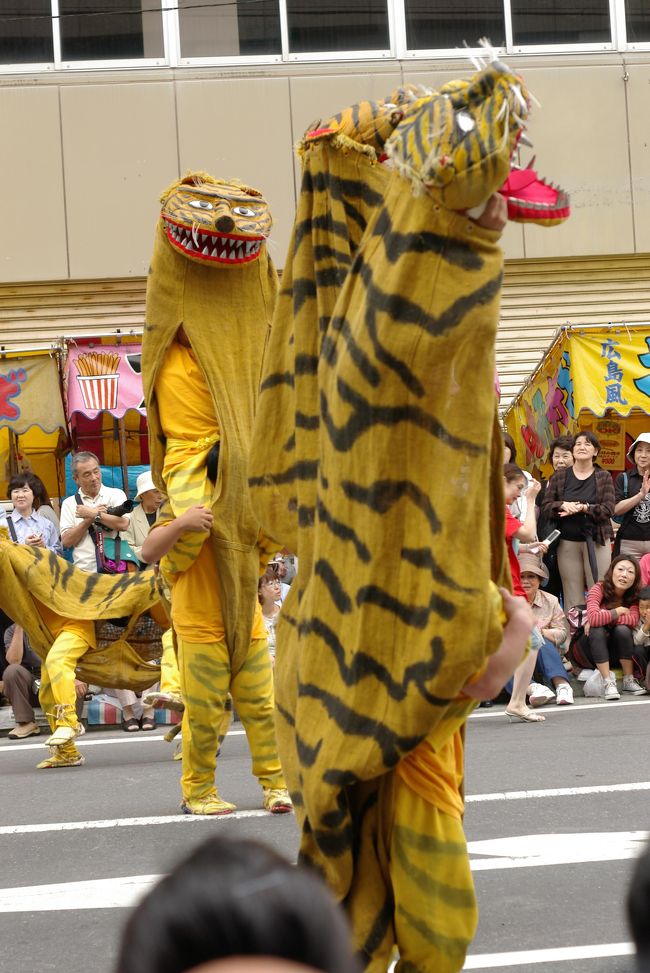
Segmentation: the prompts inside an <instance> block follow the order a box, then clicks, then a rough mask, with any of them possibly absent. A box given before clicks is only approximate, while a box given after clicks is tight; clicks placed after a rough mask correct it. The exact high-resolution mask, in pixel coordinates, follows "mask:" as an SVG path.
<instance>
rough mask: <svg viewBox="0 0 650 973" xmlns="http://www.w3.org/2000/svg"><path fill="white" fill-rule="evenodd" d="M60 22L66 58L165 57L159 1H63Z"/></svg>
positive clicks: (121, 58) (80, 59) (60, 3)
mask: <svg viewBox="0 0 650 973" xmlns="http://www.w3.org/2000/svg"><path fill="white" fill-rule="evenodd" d="M48 5H49V4H48ZM59 24H60V30H61V60H62V61H108V60H111V61H112V60H130V59H133V58H163V57H164V56H165V45H164V39H163V30H162V14H161V12H160V3H158V2H156V3H151V2H149V0H83V2H81V0H59Z"/></svg>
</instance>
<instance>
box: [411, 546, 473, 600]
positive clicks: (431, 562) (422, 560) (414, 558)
mask: <svg viewBox="0 0 650 973" xmlns="http://www.w3.org/2000/svg"><path fill="white" fill-rule="evenodd" d="M400 556H401V557H402V558H403V560H404V561H408V562H409V564H413V565H414V566H415V567H416V568H427V569H428V570H429V571H430V572H431V576H432V577H433V579H434V581H438V582H439V583H440V584H444V585H447V587H448V588H451V589H452V591H462V592H464V593H465V594H468V595H473V594H476V593H477V589H476V588H466V587H465V586H464V585H462V584H459V583H458V582H457V581H454V579H453V578H452V577H450V576H449V575H448V574H447V572H446V571H444V570H443V569H442V568H441V567H440V565H439V564H438V562H437V561H436V559H435V558H434V556H433V554H432V553H431V548H429V547H403V548H402V550H401V551H400Z"/></svg>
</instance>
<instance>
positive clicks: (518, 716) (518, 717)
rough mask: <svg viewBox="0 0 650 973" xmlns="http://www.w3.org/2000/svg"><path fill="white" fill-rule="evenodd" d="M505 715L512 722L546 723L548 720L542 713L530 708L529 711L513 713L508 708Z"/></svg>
mask: <svg viewBox="0 0 650 973" xmlns="http://www.w3.org/2000/svg"><path fill="white" fill-rule="evenodd" d="M505 715H506V716H507V717H508V721H509V722H510V723H544V721H545V720H546V717H545V716H542V714H541V713H533V712H532V710H528V712H527V713H512V712H511V711H510V710H509V709H507V710H506V711H505Z"/></svg>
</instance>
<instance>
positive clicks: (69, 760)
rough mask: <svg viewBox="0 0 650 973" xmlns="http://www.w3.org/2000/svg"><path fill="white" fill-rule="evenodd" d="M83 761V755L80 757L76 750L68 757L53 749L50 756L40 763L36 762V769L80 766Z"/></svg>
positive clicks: (84, 760)
mask: <svg viewBox="0 0 650 973" xmlns="http://www.w3.org/2000/svg"><path fill="white" fill-rule="evenodd" d="M85 762H86V759H85V757H82V756H81V754H80V753H79V752H78V751H77V752H75V753H73V754H71V755H70V756H69V757H64V756H63V755H62V754H60V753H59V752H58V751H57V750H53V751H52V754H51V756H49V757H47V759H45V760H41V762H40V764H36V769H37V770H49V769H50V768H52V767H81V766H82V764H85Z"/></svg>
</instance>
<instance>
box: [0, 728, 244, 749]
mask: <svg viewBox="0 0 650 973" xmlns="http://www.w3.org/2000/svg"><path fill="white" fill-rule="evenodd" d="M245 732H246V731H245V730H229V731H228V736H229V737H230V736H234V737H236V736H243V734H244V733H245ZM164 739H165V738H164V736H160V735H158V734H155V733H151V731H148V732H146V733H125V734H124V736H121V737H108V738H107V739H100V740H89V739H88V734H87V733H86V734H85V735H84V736H83V737H81V738H80V739H79V740H77V743H78V744H79V746H80V747H81V748H82V749H83V748H85V747H105V746H110V745H111V744H123V743H159V742H160V741H161V740H162V741H164ZM226 739H227V738H226ZM176 740H180V736H177V737H176ZM174 742H176V741H174ZM44 746H45V744H44V742H43V740H41V742H40V743H21V742H20V741H16V743H10V744H8V745H5V746H3V747H0V753H19V752H20V751H22V750H42V749H43V748H44Z"/></svg>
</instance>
